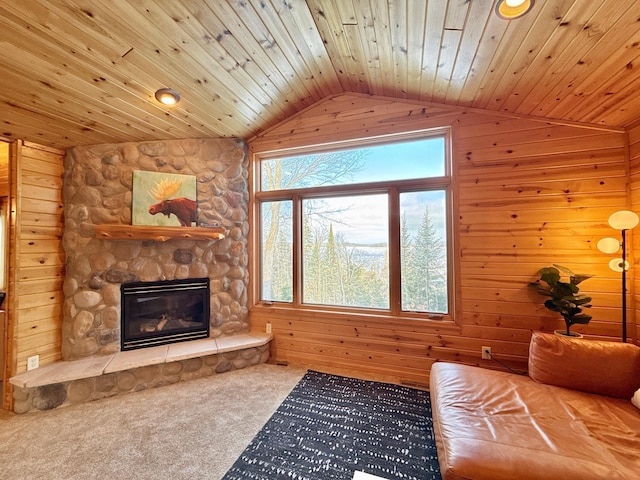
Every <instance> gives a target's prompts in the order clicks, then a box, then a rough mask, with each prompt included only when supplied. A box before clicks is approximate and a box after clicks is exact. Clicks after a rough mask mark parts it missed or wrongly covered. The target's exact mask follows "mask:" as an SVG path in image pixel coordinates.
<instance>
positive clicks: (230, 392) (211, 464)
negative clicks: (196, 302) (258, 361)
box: [0, 364, 305, 480]
mask: <svg viewBox="0 0 640 480" xmlns="http://www.w3.org/2000/svg"><path fill="white" fill-rule="evenodd" d="M304 373H305V369H303V368H299V367H290V366H289V367H284V366H276V365H266V364H263V365H257V366H255V367H250V368H246V369H244V370H237V371H232V372H227V373H224V374H220V375H216V376H213V377H209V378H202V379H198V380H191V381H187V382H182V383H178V384H174V385H170V386H165V387H160V388H155V389H151V390H144V391H141V392H136V393H131V394H128V395H122V396H119V397H113V398H109V399H104V400H100V401H96V402H91V403H86V404H82V405H76V406H69V407H63V408H59V409H57V410H51V411H48V412H36V413H27V414H23V415H15V414H11V413H7V412H2V413H0V478H3V479H4V478H7V479H16V480H17V479H39V480H44V479H91V478H93V479H129V480H133V479H136V480H137V479H158V480H161V479H190V480H194V479H208V480H216V479H220V478H222V476H223V475H224V474H225V472H226V471H227V469H228V468H229V467H230V466H231V465H232V464H233V462H234V461H235V459H236V458H237V457H238V456H239V455H240V454H241V453H242V451H243V450H244V449H245V447H246V446H247V445H248V444H249V442H250V441H251V439H252V438H253V437H254V436H255V434H256V433H258V431H259V430H260V429H261V428H262V426H263V425H264V423H265V422H266V421H267V420H268V419H269V417H270V416H271V415H272V413H273V412H274V411H275V410H276V409H277V407H278V405H280V403H281V402H282V400H284V398H285V397H286V396H287V395H288V394H289V392H290V391H291V389H292V388H293V387H294V386H295V385H296V383H297V382H298V381H299V380H300V378H302V376H303V375H304Z"/></svg>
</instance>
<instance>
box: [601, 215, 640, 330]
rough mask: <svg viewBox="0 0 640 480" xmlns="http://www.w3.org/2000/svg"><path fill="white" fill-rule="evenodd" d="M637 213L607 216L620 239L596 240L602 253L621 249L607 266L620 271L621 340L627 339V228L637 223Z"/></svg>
mask: <svg viewBox="0 0 640 480" xmlns="http://www.w3.org/2000/svg"><path fill="white" fill-rule="evenodd" d="M638 220H639V218H638V215H636V214H635V213H634V212H632V211H630V210H620V211H619V212H615V213H613V214H612V215H611V216H610V217H609V225H610V226H611V227H612V228H615V229H616V230H620V232H621V235H622V241H621V242H619V241H618V240H617V239H616V238H611V237H608V238H603V239H601V240H600V241H599V242H598V250H600V251H601V252H603V253H617V252H618V251H620V249H622V258H614V259H613V260H611V261H610V262H609V268H611V270H613V271H614V272H621V273H622V341H623V342H626V341H627V270H629V266H630V265H629V262H628V261H627V235H626V234H627V230H631V229H633V228H635V227H636V225H638Z"/></svg>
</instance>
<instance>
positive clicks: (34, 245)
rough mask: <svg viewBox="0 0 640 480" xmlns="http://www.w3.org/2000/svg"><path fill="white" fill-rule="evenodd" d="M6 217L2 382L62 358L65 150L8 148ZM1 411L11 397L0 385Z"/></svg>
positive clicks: (23, 145) (15, 145) (31, 146)
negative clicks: (36, 361)
mask: <svg viewBox="0 0 640 480" xmlns="http://www.w3.org/2000/svg"><path fill="white" fill-rule="evenodd" d="M11 150H12V151H11V155H10V157H11V162H10V163H11V165H10V167H11V182H10V183H11V218H10V247H9V248H10V259H9V279H8V280H9V282H8V283H9V292H8V296H7V300H6V304H5V307H6V309H7V310H8V334H7V351H8V355H7V362H6V366H5V371H4V378H5V380H6V379H8V378H10V377H11V376H13V375H15V374H17V373H20V372H24V371H25V370H26V368H27V358H28V357H30V356H32V355H39V356H40V365H46V364H49V363H53V362H54V361H56V360H59V359H60V358H61V354H60V345H61V326H62V323H61V319H62V313H61V312H62V304H63V298H62V281H63V274H64V273H63V268H64V256H63V251H62V242H61V238H62V231H63V218H62V210H63V204H62V173H63V169H64V164H63V161H64V152H63V151H62V150H57V149H53V148H49V147H43V146H40V145H37V144H34V143H28V142H24V143H23V142H19V141H18V142H15V143H13V144H12V145H11ZM3 389H4V391H3V400H4V401H3V408H5V409H7V408H10V405H11V403H12V398H11V395H10V390H9V385H8V382H6V381H5V382H3Z"/></svg>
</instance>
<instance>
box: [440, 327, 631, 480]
mask: <svg viewBox="0 0 640 480" xmlns="http://www.w3.org/2000/svg"><path fill="white" fill-rule="evenodd" d="M638 388H640V347H637V346H634V345H631V344H625V343H618V342H603V341H594V340H587V339H572V338H567V337H560V336H557V335H553V334H545V333H540V332H534V334H533V335H532V337H531V345H530V348H529V373H528V376H527V375H517V374H513V373H508V372H503V371H494V370H489V369H485V368H480V367H472V366H468V365H459V364H452V363H436V364H434V365H433V367H432V369H431V404H432V410H433V421H434V430H435V435H436V443H437V448H438V459H439V462H440V468H441V473H442V478H443V479H444V480H462V479H465V480H467V479H473V480H503V479H504V480H529V479H540V480H543V479H544V480H549V479H553V480H556V479H557V480H590V479H607V480H613V479H628V480H631V479H635V480H637V479H640V409H638V408H636V407H635V406H634V405H633V404H632V402H631V397H632V396H633V394H634V392H635V391H636V390H637V389H638Z"/></svg>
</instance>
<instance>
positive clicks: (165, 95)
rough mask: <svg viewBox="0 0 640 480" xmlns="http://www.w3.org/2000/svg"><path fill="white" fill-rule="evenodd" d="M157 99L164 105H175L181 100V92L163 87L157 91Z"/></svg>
mask: <svg viewBox="0 0 640 480" xmlns="http://www.w3.org/2000/svg"><path fill="white" fill-rule="evenodd" d="M155 96H156V100H158V101H159V102H160V103H162V104H164V105H175V104H176V103H178V102H179V101H180V94H179V93H178V92H176V91H175V90H174V89H173V88H161V89H160V90H158V91H156V93H155Z"/></svg>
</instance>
